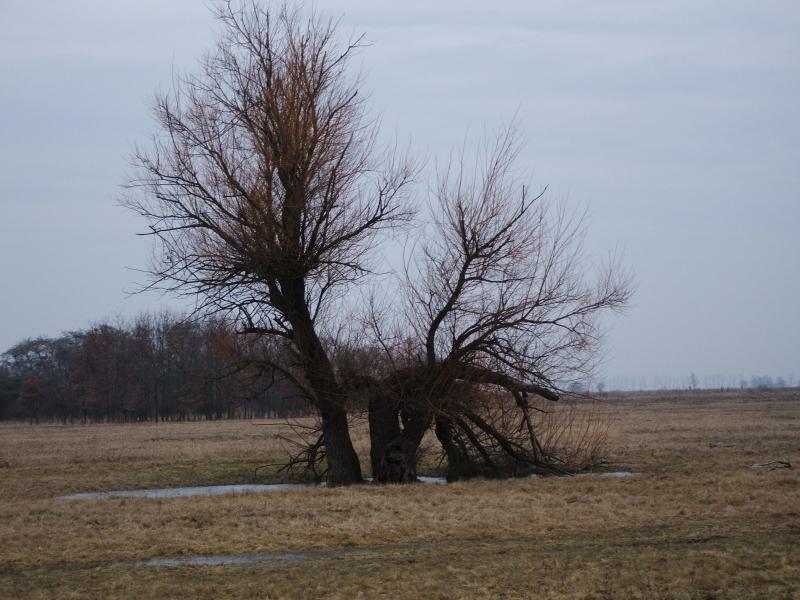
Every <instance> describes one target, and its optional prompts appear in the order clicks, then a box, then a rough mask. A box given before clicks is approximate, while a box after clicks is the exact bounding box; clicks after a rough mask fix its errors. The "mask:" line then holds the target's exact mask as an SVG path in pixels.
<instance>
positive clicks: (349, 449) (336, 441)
mask: <svg viewBox="0 0 800 600" xmlns="http://www.w3.org/2000/svg"><path fill="white" fill-rule="evenodd" d="M322 434H323V436H324V439H325V456H326V458H327V461H328V476H327V483H328V485H329V486H337V485H350V484H353V483H361V481H362V478H361V464H360V463H359V460H358V454H356V451H355V448H353V442H352V440H351V439H350V430H349V427H348V424H347V413H345V411H344V410H341V411H337V412H333V413H329V412H322Z"/></svg>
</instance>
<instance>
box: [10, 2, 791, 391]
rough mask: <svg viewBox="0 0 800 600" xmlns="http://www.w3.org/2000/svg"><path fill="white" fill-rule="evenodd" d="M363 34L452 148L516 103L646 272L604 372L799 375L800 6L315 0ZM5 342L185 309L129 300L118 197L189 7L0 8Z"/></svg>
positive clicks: (188, 28) (559, 190)
mask: <svg viewBox="0 0 800 600" xmlns="http://www.w3.org/2000/svg"><path fill="white" fill-rule="evenodd" d="M317 6H318V9H319V10H320V12H327V13H330V14H333V15H343V17H344V21H343V27H344V30H345V32H346V33H349V32H351V31H356V32H364V33H366V35H367V37H368V39H369V40H370V41H371V42H372V43H373V45H372V46H371V47H370V48H368V49H366V50H365V51H364V52H363V53H362V55H361V60H363V69H364V74H365V78H364V83H365V87H366V88H367V89H368V90H369V91H370V92H371V98H372V100H371V102H372V106H373V108H374V109H375V111H376V112H379V113H380V114H381V115H382V117H383V123H384V128H385V130H386V131H387V133H388V134H389V135H391V136H394V135H396V136H398V137H399V138H400V139H401V140H404V141H406V140H407V141H410V142H411V143H412V144H413V146H414V147H415V148H417V149H419V150H420V151H421V152H423V153H424V154H425V155H426V156H428V157H430V158H432V159H435V158H437V157H446V155H447V154H448V152H449V151H450V149H451V148H452V147H453V146H455V145H458V144H460V143H461V142H462V141H463V139H464V136H465V133H467V131H472V132H476V131H481V130H483V128H485V127H488V128H495V127H497V126H499V125H500V124H501V123H502V122H504V121H506V122H507V121H508V120H510V119H511V118H512V117H514V116H515V115H516V116H517V118H518V120H519V122H520V124H521V128H522V132H523V138H524V140H525V141H526V146H525V150H524V152H523V155H522V162H523V163H524V165H525V166H526V167H528V168H529V169H530V171H531V172H532V173H533V176H534V183H536V184H540V185H544V184H549V185H550V190H551V194H552V196H553V197H554V198H557V199H564V200H566V201H568V202H569V203H570V205H574V206H577V207H583V206H588V207H589V214H590V217H589V226H590V236H589V241H588V249H589V251H590V253H591V254H592V255H596V256H598V257H602V256H604V255H605V254H607V252H608V251H609V250H614V249H615V248H617V249H620V250H622V252H623V253H624V256H625V262H626V264H627V265H628V266H629V267H630V269H631V270H632V271H633V272H634V273H635V274H636V278H637V293H636V296H635V299H634V303H633V306H632V307H631V309H630V310H629V311H628V313H627V314H626V316H624V317H623V318H620V319H614V320H613V321H611V322H609V325H610V327H611V329H610V333H609V336H608V344H607V361H606V365H605V368H604V371H605V372H606V373H607V374H609V375H617V374H625V375H635V376H639V375H642V376H652V375H688V373H690V372H692V371H694V372H696V373H698V374H699V375H707V374H715V373H721V374H729V375H736V374H744V375H750V374H756V373H764V374H773V375H789V374H794V375H795V376H797V375H800V242H799V241H798V240H800V3H798V2H797V0H785V1H779V0H774V1H770V0H752V1H749V2H742V1H736V0H712V1H704V2H697V1H696V0H670V1H669V2H663V1H660V2H655V1H646V0H624V1H623V0H609V1H605V2H594V1H592V0H583V1H569V0H550V1H547V2H544V1H536V0H533V1H531V0H510V1H504V2H493V3H487V2H471V1H466V0H459V1H455V0H439V1H438V2H435V3H431V2H428V1H421V0H406V1H404V2H388V1H386V2H380V1H375V0H371V1H367V0H352V1H350V0H336V1H324V2H323V1H319V2H318V3H317ZM0 8H2V11H0V14H2V19H0V209H2V210H1V211H0V276H1V278H0V282H2V283H1V284H0V351H2V349H6V348H8V347H9V346H11V345H12V344H13V343H15V342H17V341H19V340H20V339H22V338H24V337H31V336H38V335H57V334H58V333H59V332H61V331H63V330H69V329H77V328H83V327H86V326H87V325H89V324H90V323H92V322H93V321H97V320H99V319H102V318H113V317H115V316H116V315H132V314H134V313H135V312H137V311H139V310H142V309H157V308H158V307H160V306H164V305H174V302H171V301H170V300H168V299H163V298H159V297H157V296H144V295H139V296H134V297H128V296H127V295H126V294H125V290H126V289H132V288H134V287H135V284H136V283H137V282H141V281H142V277H141V276H140V275H138V274H137V273H136V272H134V271H132V270H130V269H131V268H141V267H143V266H145V265H146V263H147V259H148V256H149V241H148V240H147V239H145V238H141V237H136V236H135V233H136V232H137V231H142V230H143V227H144V223H143V222H142V221H141V220H139V218H138V217H136V216H135V215H133V214H128V213H126V211H125V210H124V209H122V208H120V207H119V206H118V205H117V204H116V201H117V199H118V197H119V193H120V190H119V185H120V184H121V183H123V182H124V181H125V178H126V169H127V166H126V165H127V163H126V160H127V156H128V154H129V151H130V148H131V146H132V145H133V144H134V143H136V142H142V141H145V140H146V139H147V137H148V135H149V134H151V133H153V132H154V131H155V129H154V127H155V125H154V122H153V121H152V119H151V116H150V112H149V106H150V104H151V100H152V97H153V93H154V91H155V90H157V89H164V88H166V87H167V86H168V84H169V81H170V77H171V73H172V72H173V70H178V71H181V70H187V69H188V70H191V69H192V67H193V65H194V64H195V63H196V60H197V59H198V58H199V57H200V56H201V55H202V53H203V52H204V51H205V50H206V49H208V48H210V46H211V44H212V43H213V41H214V36H215V34H214V30H215V23H214V22H213V20H212V18H211V16H210V12H209V11H208V10H207V8H206V3H204V2H199V1H197V0H170V2H162V1H155V0H135V1H134V0H114V1H113V2H108V1H100V0H70V1H69V2H65V1H64V0H36V1H35V2H31V1H30V0H0Z"/></svg>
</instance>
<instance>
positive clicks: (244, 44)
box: [124, 1, 412, 484]
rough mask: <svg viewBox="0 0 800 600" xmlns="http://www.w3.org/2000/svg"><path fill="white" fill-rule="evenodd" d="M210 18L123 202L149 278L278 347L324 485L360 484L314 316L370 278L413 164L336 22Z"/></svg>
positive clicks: (286, 16)
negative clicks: (378, 119)
mask: <svg viewBox="0 0 800 600" xmlns="http://www.w3.org/2000/svg"><path fill="white" fill-rule="evenodd" d="M217 16H218V18H219V20H220V22H221V23H222V27H223V35H222V37H221V39H220V41H219V43H218V45H217V47H216V50H215V51H214V52H213V53H212V54H210V55H209V57H208V58H206V59H205V61H204V62H203V65H202V71H201V72H200V74H199V75H196V76H187V77H183V78H181V79H180V80H179V81H178V82H177V83H176V84H175V86H174V90H173V91H172V92H170V93H169V94H166V95H163V96H160V97H159V98H158V99H157V102H156V107H155V114H156V118H157V120H158V122H159V124H160V127H161V133H160V134H159V135H157V136H156V137H155V138H154V139H153V143H152V147H151V148H150V149H149V150H146V151H138V152H137V153H136V157H135V165H136V167H137V168H138V169H137V172H138V176H137V177H136V178H135V179H134V181H132V182H131V187H132V188H133V192H132V193H131V195H129V196H127V197H126V198H125V200H124V204H125V205H127V206H128V207H130V208H132V209H133V210H135V211H137V212H138V213H140V214H141V215H143V216H144V217H146V218H147V219H148V221H149V224H150V231H151V233H152V234H153V235H154V236H155V237H156V238H157V240H158V246H157V248H158V249H157V255H156V257H155V259H154V261H153V265H152V269H151V271H152V275H153V277H154V279H153V282H152V285H153V286H155V287H160V288H162V289H169V290H174V291H177V292H179V293H182V294H192V295H196V296H197V297H198V298H199V299H200V300H199V305H198V310H199V311H204V312H223V313H227V314H230V313H236V314H238V317H239V321H240V323H242V325H243V327H242V330H243V331H244V332H246V333H251V334H256V335H266V336H275V337H278V338H282V339H284V340H286V342H287V344H288V345H289V346H290V347H291V349H292V351H293V352H294V356H295V357H296V363H297V364H296V367H297V369H296V372H294V373H291V376H292V377H294V378H296V379H298V383H299V384H300V385H301V386H302V387H303V389H306V390H308V393H309V399H310V400H311V402H313V404H314V405H315V406H316V408H317V409H318V411H319V414H320V417H321V422H322V432H323V437H324V442H325V451H326V457H327V462H328V482H329V483H331V484H349V483H354V482H358V481H360V480H361V470H360V464H359V459H358V456H357V455H356V452H355V450H354V449H353V445H352V442H351V440H350V435H349V432H348V426H347V396H346V394H345V392H344V390H343V389H342V387H341V385H340V383H339V381H338V379H337V376H336V373H335V371H334V368H333V366H332V364H331V360H330V357H329V355H328V352H327V350H326V348H325V346H324V344H323V342H322V340H321V334H320V331H321V329H320V327H321V326H320V322H321V320H322V318H323V315H324V317H325V318H326V319H327V320H328V322H330V320H332V319H335V311H333V310H331V307H332V306H333V305H334V304H335V303H336V301H337V300H338V299H340V298H341V295H342V294H343V293H345V292H346V291H347V290H348V289H350V287H352V285H353V284H355V283H357V282H358V281H359V280H360V279H361V278H362V277H364V275H366V274H367V273H368V272H369V267H370V265H369V262H368V261H369V258H370V257H371V256H372V255H373V254H372V252H371V251H372V250H373V247H374V242H375V239H374V238H375V235H376V233H378V232H380V231H382V230H384V229H386V228H390V227H394V226H397V225H398V224H400V223H402V222H404V221H406V220H407V219H408V218H409V216H410V211H409V210H408V209H407V208H405V206H404V204H403V194H402V193H403V191H404V189H405V187H406V185H407V184H408V182H409V181H410V179H411V177H412V168H411V166H410V165H409V163H408V162H407V161H405V160H397V159H395V158H394V157H393V156H392V155H390V154H386V153H382V152H379V151H378V150H377V149H376V147H375V135H376V128H375V123H373V122H370V121H369V120H368V119H367V118H366V115H365V106H364V100H363V98H362V96H361V95H360V94H359V90H358V80H357V79H354V78H353V77H351V76H350V75H349V71H348V64H349V61H350V59H351V58H352V56H353V53H354V52H355V51H356V50H357V49H358V48H359V46H360V45H361V40H360V39H355V40H351V41H350V42H348V43H346V44H344V45H342V44H340V43H339V42H338V41H337V39H336V37H335V32H336V23H335V22H332V21H330V20H324V19H321V18H318V17H316V16H313V15H312V16H311V17H310V18H306V17H304V16H303V15H302V14H301V13H300V12H299V11H298V10H294V9H291V8H289V7H288V6H287V5H285V4H284V5H282V6H280V7H279V8H277V9H275V10H271V9H266V8H263V7H262V6H261V5H259V4H258V3H257V2H255V1H248V2H245V3H243V4H241V5H240V4H233V3H232V2H224V3H222V4H220V5H219V6H218V9H217ZM136 190H139V191H140V192H143V193H136ZM276 367H278V368H283V367H282V366H280V365H276Z"/></svg>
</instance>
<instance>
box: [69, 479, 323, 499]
mask: <svg viewBox="0 0 800 600" xmlns="http://www.w3.org/2000/svg"><path fill="white" fill-rule="evenodd" d="M315 487H324V484H320V485H316V484H313V483H271V484H256V483H252V484H241V485H205V486H198V487H180V488H161V489H155V490H117V491H112V492H83V493H80V494H70V495H69V496H59V497H58V499H59V500H99V499H103V498H176V497H182V496H217V495H220V494H248V493H264V492H282V491H284V490H300V489H304V488H315Z"/></svg>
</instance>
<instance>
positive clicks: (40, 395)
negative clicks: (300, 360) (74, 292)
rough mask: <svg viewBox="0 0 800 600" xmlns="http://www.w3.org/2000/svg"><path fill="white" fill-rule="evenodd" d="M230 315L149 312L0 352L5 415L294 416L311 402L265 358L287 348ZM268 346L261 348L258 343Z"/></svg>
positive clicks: (60, 418)
mask: <svg viewBox="0 0 800 600" xmlns="http://www.w3.org/2000/svg"><path fill="white" fill-rule="evenodd" d="M242 338H243V336H240V335H238V334H237V333H236V331H234V330H233V328H232V327H231V326H230V325H228V324H226V323H225V322H223V321H221V320H215V319H206V320H204V321H192V320H187V319H185V318H182V317H180V316H177V315H173V314H169V313H164V314H160V315H151V314H143V315H140V316H138V317H137V318H135V319H134V320H132V321H130V322H125V323H123V322H120V323H116V324H111V323H101V324H98V325H95V326H93V327H91V328H89V329H86V330H82V331H72V332H68V333H64V334H63V335H61V336H60V337H55V338H44V337H40V338H34V339H27V340H24V341H22V342H20V343H18V344H16V345H15V346H13V347H12V348H10V349H9V350H7V351H6V352H5V353H3V354H2V355H0V419H6V420H8V419H15V420H22V419H24V420H28V421H30V422H32V423H33V422H40V421H57V422H62V423H67V422H76V421H79V422H103V421H126V422H129V421H166V420H193V419H231V418H253V417H287V416H299V415H304V414H307V413H308V410H309V408H308V404H307V401H306V400H305V399H304V398H303V397H302V396H301V395H300V394H299V393H297V390H296V388H295V387H294V386H293V385H292V384H290V383H289V382H288V381H287V380H286V379H285V378H282V377H280V376H279V375H276V373H275V370H274V369H272V368H266V367H264V366H263V361H264V359H265V358H266V359H270V358H271V359H272V362H279V361H278V360H276V359H275V357H274V356H273V355H274V354H275V353H277V352H280V350H279V349H277V348H270V347H268V346H267V345H265V344H264V342H258V341H257V340H255V341H254V340H253V339H252V338H251V339H248V340H246V341H243V339H242ZM259 343H260V344H261V346H260V347H254V346H253V344H259Z"/></svg>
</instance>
